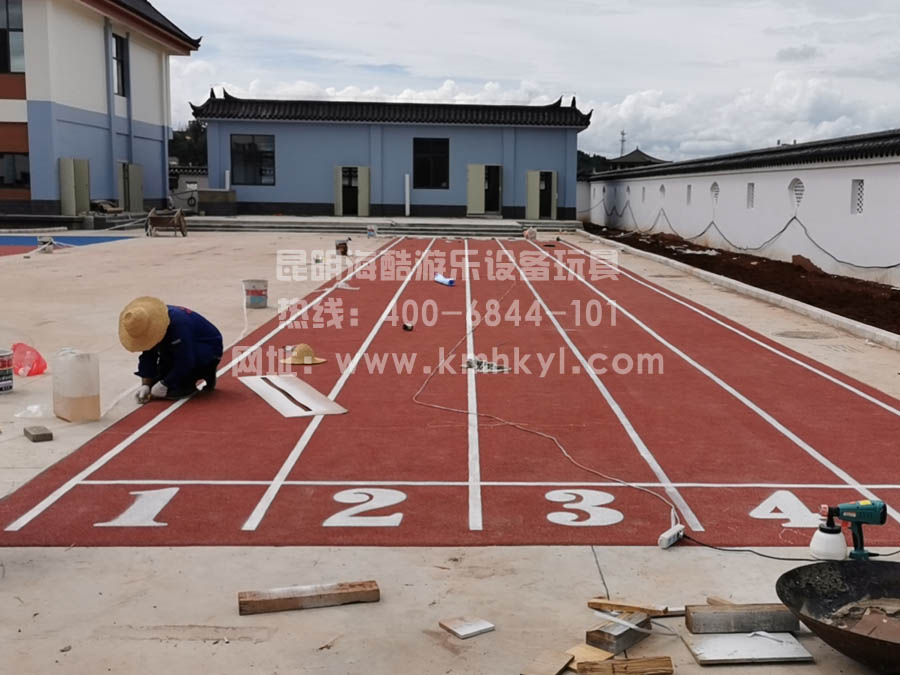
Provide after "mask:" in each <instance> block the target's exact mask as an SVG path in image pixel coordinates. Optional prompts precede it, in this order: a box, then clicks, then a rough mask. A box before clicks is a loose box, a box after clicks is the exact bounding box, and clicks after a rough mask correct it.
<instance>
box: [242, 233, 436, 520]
mask: <svg viewBox="0 0 900 675" xmlns="http://www.w3.org/2000/svg"><path fill="white" fill-rule="evenodd" d="M432 246H434V239H432V240H431V241H430V242H429V244H428V247H427V248H426V249H425V251H424V252H423V253H422V255H421V256H420V257H419V259H418V260H417V261H416V264H415V265H413V267H412V269H411V270H410V271H409V274H407V276H406V278H405V279H404V280H403V283H402V284H400V287H399V288H398V289H397V292H396V293H394V296H393V297H392V298H391V299H390V300H389V301H388V304H387V307H385V308H384V311H383V312H382V313H381V316H380V317H379V319H378V321H376V322H375V325H374V326H373V327H372V330H371V331H370V332H369V335H368V336H367V337H366V339H365V341H364V342H363V343H362V345H361V346H360V348H359V349H358V350H357V352H356V355H355V356H354V357H353V360H352V361H351V362H350V363H349V365H348V366H347V368H346V369H345V370H344V372H343V373H342V374H341V376H340V378H338V381H337V382H336V383H335V385H334V387H333V388H332V389H331V392H330V393H329V394H328V398H330V399H331V400H332V401H334V400H335V399H337V396H338V394H340V393H341V389H343V387H344V384H345V383H346V382H347V380H348V379H350V376H351V375H352V374H353V373H354V371H355V370H356V368H357V366H358V365H359V362H360V360H362V357H363V355H364V354H365V353H366V350H367V349H368V348H369V345H370V344H372V340H374V339H375V336H376V335H377V334H378V331H379V330H381V326H382V325H383V324H384V322H385V320H387V318H388V315H389V314H390V313H391V310H392V309H393V307H394V305H396V304H397V300H398V299H399V298H400V295H401V294H402V293H403V291H404V289H405V288H406V286H407V285H408V284H409V282H410V280H411V279H412V278H413V277H414V276H415V274H416V270H417V269H418V268H419V266H420V265H421V264H422V262H423V261H424V260H425V258H427V257H428V253H429V251H430V250H431V247H432ZM323 419H325V416H324V415H316V416H315V417H313V419H312V421H311V422H310V423H309V424H308V425H307V427H306V429H305V430H304V431H303V435H302V436H300V439H299V440H298V441H297V443H296V445H294V448H293V450H291V452H290V454H289V455H288V457H287V459H285V461H284V464H282V465H281V468H280V469H279V470H278V473H277V474H275V478H273V479H272V482H271V483H270V484H269V487H268V489H267V490H266V492H265V494H264V495H263V496H262V498H261V499H260V500H259V502H258V503H257V505H256V507H255V508H254V509H253V513H251V514H250V517H249V518H248V519H247V522H245V523H244V524H243V526H242V527H241V529H242V530H244V531H253V530H255V529H256V528H257V527H259V524H260V522H262V519H263V518H264V517H265V515H266V512H267V511H268V510H269V507H270V506H271V505H272V501H273V500H274V499H275V497H276V496H277V495H278V491H279V490H280V489H281V486H282V485H284V482H285V481H286V480H287V477H288V475H289V474H290V472H291V470H293V468H294V466H295V465H296V464H297V461H298V460H299V459H300V455H302V454H303V451H304V450H305V449H306V446H307V445H309V441H310V440H311V439H312V437H313V434H315V433H316V429H318V428H319V425H320V424H321V423H322V420H323Z"/></svg>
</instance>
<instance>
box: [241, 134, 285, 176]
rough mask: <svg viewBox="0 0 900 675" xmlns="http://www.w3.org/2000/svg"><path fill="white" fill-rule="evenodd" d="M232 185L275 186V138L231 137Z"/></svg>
mask: <svg viewBox="0 0 900 675" xmlns="http://www.w3.org/2000/svg"><path fill="white" fill-rule="evenodd" d="M231 184H232V185H275V137H274V136H244V135H241V134H234V135H232V137H231Z"/></svg>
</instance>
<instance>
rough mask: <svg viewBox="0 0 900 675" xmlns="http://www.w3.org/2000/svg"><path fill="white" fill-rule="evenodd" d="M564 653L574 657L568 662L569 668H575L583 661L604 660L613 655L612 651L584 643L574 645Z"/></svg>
mask: <svg viewBox="0 0 900 675" xmlns="http://www.w3.org/2000/svg"><path fill="white" fill-rule="evenodd" d="M566 654H571V655H572V656H574V657H575V658H574V659H573V660H572V663H570V664H569V668H571V669H572V670H576V669H577V668H578V664H579V663H582V662H584V661H605V660H606V659H611V658H612V657H613V656H614V654H613V653H612V652H608V651H606V650H604V649H598V648H597V647H591V646H590V645H586V644H580V645H575V646H574V647H572V648H571V649H567V650H566Z"/></svg>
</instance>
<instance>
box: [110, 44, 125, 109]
mask: <svg viewBox="0 0 900 675" xmlns="http://www.w3.org/2000/svg"><path fill="white" fill-rule="evenodd" d="M112 37H113V41H112V60H113V93H114V94H115V95H116V96H128V41H127V40H126V39H125V38H123V37H122V36H121V35H113V36H112Z"/></svg>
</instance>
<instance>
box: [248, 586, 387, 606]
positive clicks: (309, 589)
mask: <svg viewBox="0 0 900 675" xmlns="http://www.w3.org/2000/svg"><path fill="white" fill-rule="evenodd" d="M380 599H381V591H380V590H379V588H378V584H377V583H376V582H374V581H353V582H348V583H337V584H313V585H311V586H288V587H286V588H272V589H270V590H268V591H241V592H240V593H238V612H240V613H241V614H262V613H264V612H283V611H286V610H291V609H313V608H316V607H333V606H335V605H349V604H351V603H354V602H378V601H379V600H380Z"/></svg>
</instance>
